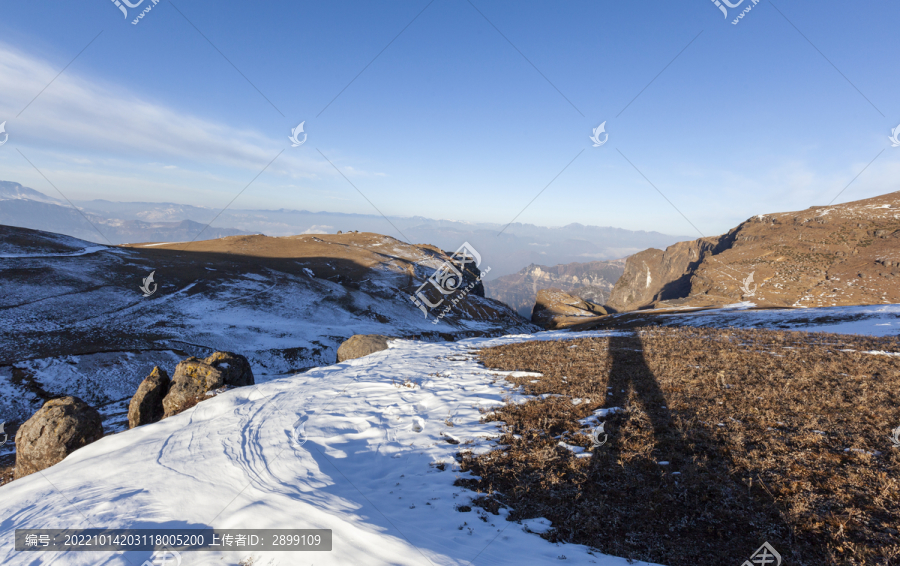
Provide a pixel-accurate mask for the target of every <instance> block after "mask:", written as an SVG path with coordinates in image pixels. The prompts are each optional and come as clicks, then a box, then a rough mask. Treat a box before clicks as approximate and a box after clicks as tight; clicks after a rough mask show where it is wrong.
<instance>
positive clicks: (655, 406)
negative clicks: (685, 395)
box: [606, 333, 677, 461]
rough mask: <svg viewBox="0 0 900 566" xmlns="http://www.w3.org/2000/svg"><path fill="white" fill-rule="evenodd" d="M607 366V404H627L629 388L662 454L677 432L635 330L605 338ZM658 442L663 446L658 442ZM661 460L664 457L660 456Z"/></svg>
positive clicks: (608, 405)
mask: <svg viewBox="0 0 900 566" xmlns="http://www.w3.org/2000/svg"><path fill="white" fill-rule="evenodd" d="M609 357H610V359H611V365H610V370H609V381H608V384H609V385H608V386H607V387H609V388H611V389H608V392H609V393H612V395H607V404H606V406H607V407H622V408H624V407H625V406H626V405H627V404H628V395H629V392H630V391H631V390H632V389H633V390H634V392H635V394H636V395H637V399H638V402H640V404H641V405H642V407H643V409H644V411H645V412H646V413H647V415H648V416H649V417H650V421H651V423H652V424H653V435H654V437H655V439H656V441H657V448H656V450H657V451H660V452H661V453H663V454H664V452H665V448H670V447H671V443H672V441H673V440H677V439H672V438H671V436H672V434H673V433H674V434H676V435H677V432H676V431H675V430H674V429H673V428H672V427H671V424H672V417H671V414H670V413H669V408H668V404H667V402H666V396H665V395H664V394H663V392H662V389H661V388H660V386H659V383H657V381H656V376H655V375H654V374H653V372H652V371H651V370H650V366H649V365H648V364H647V360H646V359H644V347H643V344H642V342H641V339H640V337H639V336H637V335H636V334H632V333H629V334H627V335H623V336H612V337H610V339H609ZM661 443H662V444H664V445H665V446H661ZM662 460H663V461H665V460H666V458H662Z"/></svg>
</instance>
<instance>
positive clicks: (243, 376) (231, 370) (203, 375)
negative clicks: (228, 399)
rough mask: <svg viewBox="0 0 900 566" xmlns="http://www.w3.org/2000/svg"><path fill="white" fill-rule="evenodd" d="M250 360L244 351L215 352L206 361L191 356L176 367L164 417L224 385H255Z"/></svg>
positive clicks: (194, 403) (174, 413)
mask: <svg viewBox="0 0 900 566" xmlns="http://www.w3.org/2000/svg"><path fill="white" fill-rule="evenodd" d="M254 383H255V381H254V379H253V371H252V370H251V369H250V362H248V361H247V358H245V357H244V356H241V355H240V354H233V353H231V352H215V353H214V354H212V355H211V356H209V357H208V358H206V359H205V360H201V359H200V358H195V357H190V358H188V359H186V360H184V361H182V362H180V363H179V364H178V365H177V366H176V367H175V373H174V374H173V375H172V384H171V386H170V387H169V392H168V394H167V395H166V396H165V398H164V399H163V410H164V413H163V418H168V417H171V416H172V415H177V414H178V413H180V412H182V411H184V410H186V409H189V408H190V407H193V406H194V405H196V404H197V403H199V402H200V401H202V400H203V399H206V398H207V397H206V393H207V392H208V391H213V390H214V389H219V388H220V387H222V386H224V385H231V386H233V387H244V386H246V385H253V384H254Z"/></svg>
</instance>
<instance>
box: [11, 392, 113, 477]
mask: <svg viewBox="0 0 900 566" xmlns="http://www.w3.org/2000/svg"><path fill="white" fill-rule="evenodd" d="M102 436H103V425H102V424H101V418H100V413H98V412H97V410H96V409H94V408H93V407H91V406H89V405H88V404H87V403H85V402H84V401H82V400H81V399H79V398H78V397H60V398H58V399H51V400H49V401H47V402H46V403H44V406H43V407H41V408H40V409H39V410H38V412H36V413H35V414H34V415H32V417H31V418H30V419H28V420H27V421H25V423H24V424H23V425H22V426H21V427H20V428H19V431H18V432H17V433H16V472H15V479H19V478H22V477H25V476H27V475H29V474H33V473H35V472H39V471H41V470H44V469H47V468H49V467H50V466H52V465H53V464H56V463H57V462H61V461H62V460H63V459H64V458H65V457H66V456H68V455H69V454H71V453H72V452H74V451H75V450H78V449H79V448H81V447H82V446H87V445H88V444H90V443H91V442H94V441H96V440H99V439H100V438H101V437H102Z"/></svg>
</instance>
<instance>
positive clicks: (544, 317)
mask: <svg viewBox="0 0 900 566" xmlns="http://www.w3.org/2000/svg"><path fill="white" fill-rule="evenodd" d="M606 314H607V311H606V309H604V308H603V307H602V306H600V305H597V304H594V303H591V302H589V301H585V300H583V299H580V298H578V297H573V296H572V295H569V294H568V293H565V292H563V291H561V290H560V289H541V290H540V291H538V293H537V300H536V301H535V304H534V310H533V311H532V313H531V322H533V323H534V324H537V325H538V326H540V327H542V328H544V329H545V330H557V329H560V328H567V327H569V326H572V325H574V324H581V323H584V322H591V321H594V320H596V319H597V318H599V317H601V316H605V315H606Z"/></svg>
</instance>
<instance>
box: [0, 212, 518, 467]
mask: <svg viewBox="0 0 900 566" xmlns="http://www.w3.org/2000/svg"><path fill="white" fill-rule="evenodd" d="M322 237H323V238H330V240H323V239H321V238H317V237H315V236H297V237H293V238H266V237H264V236H244V237H237V238H225V239H222V240H215V241H213V243H212V244H210V243H208V242H194V243H193V244H192V245H191V248H189V249H188V251H183V250H182V249H165V247H166V246H165V245H156V244H150V245H147V246H141V247H132V248H120V247H104V246H97V245H96V244H91V243H89V242H85V241H82V240H77V239H75V238H71V237H68V236H61V235H58V234H52V233H48V232H37V231H33V230H27V229H22V228H10V227H0V287H2V289H3V293H2V294H0V421H4V420H5V421H7V422H15V421H18V422H22V421H23V420H24V419H26V418H28V417H29V416H31V414H33V413H34V411H36V410H37V409H38V408H39V407H40V405H41V403H42V402H43V400H45V399H47V398H49V397H51V396H54V395H65V394H68V395H76V396H79V397H81V398H82V399H84V400H85V401H86V402H87V403H88V404H90V405H93V406H96V407H101V406H106V405H109V404H111V403H114V402H115V403H118V405H117V406H116V407H107V408H106V409H104V410H107V409H109V410H112V412H113V413H116V412H117V413H121V410H122V402H123V400H124V401H127V398H129V397H131V395H133V394H134V391H135V390H136V389H137V386H138V384H139V383H140V382H141V380H142V379H143V378H144V377H146V376H147V375H148V374H149V372H150V371H151V370H152V368H153V366H154V365H159V366H160V367H163V368H164V369H166V370H168V371H172V370H174V367H175V364H176V363H177V362H178V361H179V360H181V359H184V358H186V357H187V356H188V355H201V356H204V357H205V356H207V355H209V354H210V353H212V352H213V351H215V350H225V351H231V352H236V353H239V354H242V355H244V356H246V357H247V358H248V359H249V361H250V363H251V364H252V367H253V372H254V375H255V376H256V379H257V381H265V380H267V379H271V378H273V377H276V376H284V375H291V374H294V373H297V372H298V371H301V370H303V369H306V368H309V367H312V366H317V365H326V364H329V363H332V362H334V361H335V352H336V350H337V347H338V346H339V345H340V344H341V342H342V341H343V340H345V339H347V338H348V337H350V336H351V335H353V334H384V335H388V336H396V337H422V338H426V339H436V340H439V339H442V338H456V337H461V336H462V337H465V336H492V335H501V334H506V333H510V332H513V333H521V332H531V331H532V330H536V327H534V326H532V325H531V324H529V323H528V322H526V321H524V320H523V319H521V318H519V317H518V315H516V314H515V312H513V311H512V310H511V309H510V308H508V307H506V306H505V305H503V304H502V303H499V302H497V301H493V300H491V299H486V298H484V297H480V296H476V295H475V294H474V293H470V294H469V295H468V296H467V297H466V300H465V301H464V302H461V303H459V304H458V305H457V306H455V307H454V308H453V309H452V312H451V313H450V314H448V316H446V317H444V318H443V319H441V320H440V321H439V322H438V323H437V324H432V322H433V321H434V320H435V316H434V315H432V316H430V317H429V318H428V319H426V318H425V317H424V316H423V313H422V311H420V310H419V309H418V308H417V307H416V306H415V305H414V304H413V302H412V301H411V300H410V299H409V295H410V294H411V292H412V291H411V289H415V287H416V286H418V285H421V284H422V283H423V282H424V281H425V279H426V278H427V277H428V276H430V275H431V274H432V273H434V270H435V268H436V267H438V266H439V265H440V264H441V262H442V261H443V256H442V255H441V252H440V251H439V250H436V248H434V249H431V248H429V247H427V246H424V247H423V246H410V245H408V244H405V243H403V242H399V241H397V240H394V239H393V238H388V237H385V236H380V235H374V234H373V235H364V234H345V235H342V236H339V235H331V236H325V235H323V236H322ZM204 246H207V247H209V246H218V247H217V248H216V251H214V252H211V251H202V250H203V248H204ZM254 246H257V247H258V248H259V250H258V254H259V255H254V254H257V250H256V248H254ZM169 247H170V248H172V247H175V248H181V247H184V246H183V245H179V246H169ZM273 250H274V251H273ZM151 273H153V274H154V280H153V283H152V284H151V285H149V288H150V289H152V290H153V291H154V292H153V293H152V294H151V295H150V296H144V293H143V292H142V291H141V285H142V283H143V281H144V279H145V278H147V277H148V276H149V275H150V274H151ZM107 412H109V411H107ZM120 421H121V419H118V421H117V422H120ZM115 424H116V423H113V422H106V423H104V425H105V426H108V425H115ZM0 456H2V454H0Z"/></svg>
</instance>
